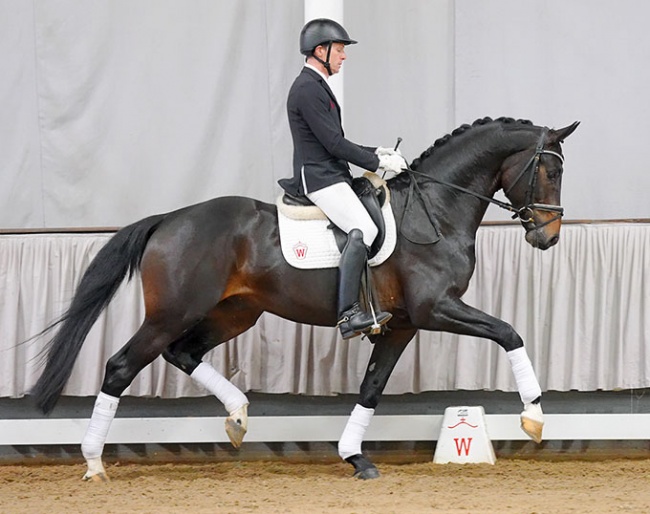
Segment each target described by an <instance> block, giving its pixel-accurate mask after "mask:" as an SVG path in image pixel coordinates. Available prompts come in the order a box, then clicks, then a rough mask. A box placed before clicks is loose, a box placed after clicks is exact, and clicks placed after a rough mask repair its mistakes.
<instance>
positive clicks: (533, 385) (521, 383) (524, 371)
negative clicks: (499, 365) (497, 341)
mask: <svg viewBox="0 0 650 514" xmlns="http://www.w3.org/2000/svg"><path fill="white" fill-rule="evenodd" d="M507 355H508V359H510V366H511V367H512V373H513V374H514V376H515V382H516V383H517V389H518V390H519V396H520V397H521V401H522V402H523V403H524V405H527V404H529V403H531V402H532V401H533V400H534V399H536V398H538V397H539V396H541V394H542V388H541V387H540V386H539V382H538V381H537V377H536V376H535V371H534V370H533V365H532V363H531V362H530V359H529V358H528V354H527V353H526V349H525V348H524V347H523V346H522V347H521V348H517V349H516V350H511V351H509V352H507Z"/></svg>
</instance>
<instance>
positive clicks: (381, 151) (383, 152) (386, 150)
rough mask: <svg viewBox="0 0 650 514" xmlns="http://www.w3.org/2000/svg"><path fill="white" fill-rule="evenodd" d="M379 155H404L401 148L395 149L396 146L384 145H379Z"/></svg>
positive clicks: (377, 150) (376, 151)
mask: <svg viewBox="0 0 650 514" xmlns="http://www.w3.org/2000/svg"><path fill="white" fill-rule="evenodd" d="M375 153H376V154H377V155H395V154H397V155H402V152H400V151H399V149H397V150H395V149H394V148H386V147H384V146H378V147H377V149H376V150H375Z"/></svg>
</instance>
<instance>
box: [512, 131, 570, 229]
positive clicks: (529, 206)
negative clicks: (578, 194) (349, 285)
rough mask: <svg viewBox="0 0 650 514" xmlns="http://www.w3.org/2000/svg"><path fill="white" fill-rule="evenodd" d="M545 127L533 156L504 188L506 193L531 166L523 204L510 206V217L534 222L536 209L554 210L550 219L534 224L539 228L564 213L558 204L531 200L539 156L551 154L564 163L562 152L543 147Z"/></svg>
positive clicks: (524, 221) (535, 182)
mask: <svg viewBox="0 0 650 514" xmlns="http://www.w3.org/2000/svg"><path fill="white" fill-rule="evenodd" d="M547 131H548V130H547V129H544V130H543V131H542V134H541V136H540V138H539V141H538V143H537V148H536V149H535V153H534V154H533V156H532V157H531V158H530V159H529V160H528V162H527V163H526V165H525V166H524V167H523V169H522V170H521V171H520V172H519V175H517V178H516V179H515V180H514V182H513V183H512V184H510V187H509V188H508V189H506V190H505V194H506V195H507V194H508V193H510V191H512V189H513V188H514V187H515V186H516V185H517V183H518V182H519V181H520V180H521V178H522V177H523V176H524V174H525V173H526V172H527V171H528V169H529V168H531V167H532V170H533V171H532V173H531V174H530V179H529V181H528V189H527V190H526V199H525V201H524V206H523V207H521V208H519V209H516V208H514V207H512V205H510V207H512V209H514V210H513V212H514V213H515V214H514V215H513V216H512V219H515V218H519V219H520V220H521V222H522V223H533V224H534V223H535V220H534V218H533V211H534V210H538V211H548V212H555V213H556V215H555V216H553V218H551V219H550V220H548V221H546V222H544V223H543V224H541V225H535V228H541V227H544V226H546V225H548V224H549V223H552V222H553V221H555V220H556V219H558V218H561V217H562V216H563V215H564V208H563V207H562V206H560V205H549V204H546V203H535V202H534V201H533V193H534V191H535V185H536V184H537V175H538V174H539V163H540V158H541V156H542V154H548V155H553V156H555V157H557V158H558V159H560V162H561V163H562V164H564V157H563V156H562V154H559V153H557V152H553V151H552V150H546V149H544V140H545V139H546V133H547Z"/></svg>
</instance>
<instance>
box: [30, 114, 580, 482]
mask: <svg viewBox="0 0 650 514" xmlns="http://www.w3.org/2000/svg"><path fill="white" fill-rule="evenodd" d="M577 126H578V122H576V123H573V124H572V125H570V126H568V127H565V128H562V129H558V130H553V129H548V128H545V127H539V126H535V125H533V124H532V123H530V122H528V121H523V120H513V119H510V118H500V119H497V120H492V119H489V118H485V119H482V120H477V121H476V122H474V123H473V124H472V125H463V126H462V127H460V128H458V129H456V130H455V131H454V132H453V133H452V134H451V135H448V136H445V137H444V138H442V139H439V140H438V141H436V142H435V143H434V145H432V146H431V147H430V148H429V149H427V150H426V151H425V152H424V153H423V154H422V155H421V156H420V157H419V158H417V159H415V160H414V161H413V163H412V164H411V169H409V170H408V171H405V172H403V173H401V174H400V175H397V176H396V177H394V178H392V179H390V180H388V181H387V183H388V187H389V190H390V198H391V206H392V209H393V212H394V213H395V218H396V220H398V232H399V233H398V238H397V245H396V248H395V251H394V253H393V254H392V256H391V257H390V258H389V259H388V260H387V261H386V262H384V263H383V264H381V265H380V266H378V267H376V268H374V272H373V280H374V287H375V289H376V297H377V299H378V300H379V303H380V304H381V306H382V307H383V308H384V309H386V310H388V311H390V312H392V314H393V318H392V319H391V321H390V322H389V324H388V329H389V330H387V331H385V332H384V333H382V334H379V335H373V336H370V338H371V341H372V342H373V343H374V347H373V351H372V355H371V357H370V362H369V364H368V368H367V371H366V374H365V377H364V379H363V383H362V384H361V390H360V395H359V400H358V404H357V406H356V407H355V409H354V410H353V412H352V415H351V417H350V420H349V422H348V425H347V427H346V429H345V431H344V433H343V435H342V437H341V441H340V443H339V453H340V455H341V457H342V458H344V459H345V460H346V461H348V462H349V463H350V464H352V465H353V466H354V468H355V475H356V476H359V477H361V478H374V477H376V476H378V471H377V469H376V467H375V466H374V465H373V464H372V463H371V462H370V461H369V460H368V459H367V458H365V457H364V456H363V454H362V452H361V443H362V439H363V434H364V432H365V429H366V427H367V426H368V424H369V422H370V419H371V417H372V414H373V413H374V409H375V407H376V406H377V405H378V403H379V400H380V397H381V395H382V393H383V390H384V387H385V386H386V383H387V381H388V378H389V377H390V374H391V372H392V370H393V368H394V366H395V364H396V363H397V360H398V359H399V357H400V355H401V354H402V352H403V350H404V348H405V347H406V345H407V344H408V343H409V341H411V339H412V338H413V336H414V335H415V334H416V332H417V330H420V329H422V330H432V331H446V332H452V333H456V334H465V335H470V336H476V337H483V338H486V339H491V340H493V341H495V342H496V343H497V344H498V345H500V346H501V347H502V348H503V349H504V350H505V351H506V352H507V354H508V356H509V357H510V362H511V365H512V369H513V374H514V376H515V379H516V383H517V387H518V390H519V393H520V396H521V398H522V402H523V404H524V411H523V412H522V416H521V421H522V428H523V429H524V431H525V432H526V433H527V434H528V435H529V436H530V437H531V438H532V439H534V440H536V441H540V440H541V433H542V425H543V418H542V410H541V404H540V396H541V389H540V388H539V384H538V383H537V378H536V376H535V374H534V371H533V369H532V366H531V364H530V360H529V359H528V356H527V355H526V352H525V350H524V348H523V341H522V339H521V337H520V336H519V335H518V334H517V333H516V332H515V330H514V329H513V328H512V327H511V326H510V325H508V324H507V323H505V322H503V321H501V320H499V319H496V318H494V317H492V316H490V315H488V314H486V313H484V312H481V311H479V310H477V309H475V308H473V307H470V306H468V305H466V304H465V303H464V302H463V301H462V300H461V297H462V295H463V294H464V293H465V291H466V289H467V287H468V284H469V281H470V277H471V276H472V273H473V271H474V266H475V249H474V245H475V240H476V232H477V230H478V228H479V225H480V222H481V220H482V218H483V216H484V214H485V211H486V209H487V207H488V204H489V202H490V201H493V202H496V203H498V204H500V205H501V206H502V207H505V208H508V209H509V210H511V211H512V212H514V213H515V216H518V217H519V219H520V221H521V223H522V225H523V227H524V229H525V231H526V240H527V241H528V243H530V244H531V245H532V246H533V247H536V248H539V249H542V250H545V249H547V248H549V247H551V246H553V245H554V244H556V243H557V241H558V238H559V232H560V226H561V216H562V208H561V207H560V189H561V177H562V165H563V161H564V159H563V156H562V150H561V145H560V144H561V143H562V142H563V141H564V139H565V138H566V137H568V136H569V135H570V134H571V133H572V132H573V131H574V130H575V129H576V127H577ZM500 189H503V190H504V192H505V195H506V197H507V198H508V200H509V201H510V202H511V204H506V203H505V202H498V201H496V200H494V199H493V198H492V197H493V195H494V194H495V193H496V192H497V191H498V190H500ZM409 202H416V203H417V204H418V205H420V206H421V208H419V209H414V208H412V205H410V204H409ZM424 205H426V206H428V208H424V207H422V206H424ZM405 212H406V216H405ZM432 222H433V223H434V224H435V225H436V228H437V234H439V240H438V241H437V242H436V243H435V244H417V243H414V242H412V241H411V240H409V239H408V238H407V237H404V235H403V230H402V229H403V228H405V225H406V224H408V225H409V226H410V227H416V228H417V227H424V226H431V224H432ZM138 270H139V271H140V273H141V279H142V285H143V292H144V302H145V312H146V314H145V319H144V321H143V323H142V326H141V327H140V328H139V330H138V331H137V332H136V334H135V335H134V336H133V337H132V338H131V339H130V340H129V341H128V342H127V343H126V345H125V346H124V347H123V348H122V349H121V350H120V351H119V352H118V353H117V354H115V355H114V356H113V357H111V358H110V359H109V361H108V363H107V365H106V374H105V377H104V381H103V384H102V388H101V392H100V395H99V396H98V399H97V403H96V404H95V410H94V411H93V416H92V418H91V421H90V424H89V428H88V432H87V433H86V436H85V438H84V442H83V444H82V450H83V452H84V456H85V457H86V460H87V462H88V472H87V474H86V478H91V479H93V480H97V479H103V480H105V479H106V475H105V471H104V468H103V465H102V461H101V454H102V450H103V446H104V442H105V440H106V436H107V433H108V428H109V426H110V422H111V421H112V419H113V416H114V411H115V409H116V408H117V402H118V399H119V397H120V395H121V394H122V393H123V391H124V390H125V389H126V387H127V386H128V385H129V384H130V383H131V382H132V380H133V379H134V378H135V376H136V375H137V374H138V373H139V372H140V371H141V370H142V369H143V368H144V367H145V366H147V365H148V364H149V363H151V362H152V361H153V360H154V359H156V358H157V357H158V356H160V355H163V357H164V358H165V359H166V360H167V361H168V362H170V363H171V364H173V365H174V366H176V367H178V368H179V369H181V370H182V371H184V372H185V373H187V374H188V375H190V376H191V377H192V378H194V379H196V380H197V381H198V382H199V383H201V384H203V385H204V386H205V387H207V388H208V389H209V390H211V391H212V392H213V394H215V395H216V396H217V397H218V398H219V399H220V400H221V401H222V402H223V403H224V405H225V407H226V409H227V410H228V411H229V414H230V416H229V417H228V418H227V420H226V429H227V431H228V434H229V435H230V438H231V441H232V442H233V444H234V445H235V446H239V444H241V441H242V438H243V436H244V433H245V431H246V426H247V411H246V406H247V401H246V399H245V396H244V395H243V393H241V392H240V391H238V390H237V389H236V388H235V387H234V386H233V385H232V384H230V382H229V381H228V380H226V379H225V378H224V377H222V376H220V375H218V373H216V371H214V369H212V368H211V366H209V364H207V363H204V362H202V357H203V356H204V355H205V353H206V352H208V351H209V350H211V349H212V348H214V347H216V346H217V345H220V344H222V343H224V342H226V341H228V340H230V339H232V338H234V337H235V336H237V335H239V334H241V333H242V332H244V331H245V330H247V329H249V328H250V327H252V326H253V325H254V324H255V323H256V321H257V320H258V318H259V317H260V316H261V314H262V313H263V312H265V311H266V312H271V313H273V314H276V315H278V316H280V317H282V318H286V319H288V320H292V321H295V322H299V323H305V324H311V325H322V326H334V325H335V324H336V321H337V319H336V283H337V281H336V273H337V271H336V269H335V268H333V269H322V270H300V269H295V268H292V267H291V266H289V265H288V264H287V263H286V261H285V259H284V258H283V256H282V253H281V249H280V245H279V234H278V214H277V210H276V207H275V206H274V205H270V204H267V203H263V202H260V201H256V200H253V199H249V198H242V197H223V198H217V199H213V200H210V201H207V202H204V203H200V204H197V205H194V206H191V207H187V208H184V209H180V210H177V211H174V212H171V213H168V214H162V215H156V216H151V217H148V218H146V219H143V220H141V221H138V222H136V223H134V224H132V225H129V226H127V227H125V228H123V229H121V230H120V231H119V232H117V234H115V236H114V237H113V238H112V239H111V240H110V241H109V242H108V243H107V244H106V245H105V246H104V247H103V248H102V249H101V250H100V252H99V253H98V255H97V256H96V257H95V259H94V260H93V261H92V263H91V264H90V266H89V268H88V269H87V270H86V272H85V274H84V275H83V278H82V280H81V282H80V284H79V286H78V288H77V291H76V292H75V295H74V297H73V300H72V303H71V306H70V308H69V309H68V311H67V312H66V313H65V314H64V315H63V317H62V318H61V319H60V320H59V321H57V322H56V323H54V324H53V325H52V326H51V327H49V328H52V327H54V326H56V325H57V324H58V323H62V325H61V327H60V330H59V331H58V332H57V334H56V335H55V337H54V338H53V339H52V340H51V341H50V342H49V343H48V344H47V346H46V365H45V368H44V371H43V373H42V375H41V376H40V378H39V380H38V382H37V384H36V386H35V388H34V390H33V395H34V396H35V398H36V401H37V403H38V405H39V407H40V408H42V409H43V411H45V412H49V411H51V410H52V408H53V407H54V405H55V404H56V402H57V400H58V398H59V396H60V394H61V391H62V390H63V388H64V386H65V384H66V382H67V380H68V378H69V377H70V374H71V372H72V368H73V364H74V363H75V360H76V359H77V356H78V354H79V352H80V350H81V346H82V344H83V342H84V340H85V338H86V335H87V334H88V332H89V330H90V328H91V326H92V325H93V323H94V322H95V320H96V319H97V317H98V316H99V314H100V313H101V311H102V310H103V309H104V308H105V307H106V305H107V304H108V303H109V302H110V301H111V299H112V297H113V295H114V294H115V291H116V290H117V288H118V286H119V284H120V283H121V282H122V281H123V280H124V279H125V278H126V276H127V274H128V275H129V278H131V276H132V275H133V274H134V273H135V272H137V271H138ZM305 284H309V287H310V289H311V290H314V291H318V293H319V294H312V295H305V294H304V287H305ZM208 368H209V369H208Z"/></svg>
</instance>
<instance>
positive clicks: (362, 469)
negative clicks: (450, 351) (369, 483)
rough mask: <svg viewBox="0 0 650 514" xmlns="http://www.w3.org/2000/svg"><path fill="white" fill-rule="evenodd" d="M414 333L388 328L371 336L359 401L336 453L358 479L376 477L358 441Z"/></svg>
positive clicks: (377, 472)
mask: <svg viewBox="0 0 650 514" xmlns="http://www.w3.org/2000/svg"><path fill="white" fill-rule="evenodd" d="M415 333H416V331H415V330H391V331H390V332H387V333H386V334H383V335H380V336H370V337H371V339H372V341H373V342H374V343H375V346H374V347H373V350H372V354H371V355H370V362H369V363H368V368H367V370H366V374H365V376H364V378H363V382H362V383H361V390H360V393H359V402H358V403H357V404H356V405H355V407H354V410H353V411H352V414H351V415H350V418H349V419H348V422H347V425H346V426H345V429H344V430H343V434H342V435H341V439H340V440H339V455H340V456H341V458H342V459H343V460H345V461H346V462H348V463H350V464H352V466H354V476H355V477H357V478H361V479H370V478H377V477H378V476H379V471H378V470H377V468H376V467H375V465H374V464H373V463H372V462H370V460H368V459H367V458H366V457H364V456H363V453H362V452H361V443H362V442H363V436H364V434H365V432H366V429H367V428H368V426H369V425H370V421H371V419H372V416H373V415H374V413H375V408H376V407H377V405H378V404H379V399H380V398H381V395H382V393H383V391H384V388H385V387H386V383H387V382H388V379H389V378H390V375H391V373H392V372H393V369H394V368H395V364H397V361H398V360H399V358H400V356H401V355H402V352H403V351H404V348H406V345H407V344H408V343H409V341H410V340H411V339H412V338H413V336H414V335H415Z"/></svg>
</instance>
